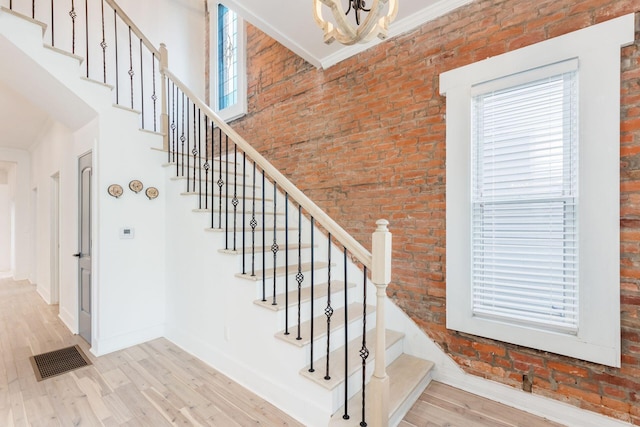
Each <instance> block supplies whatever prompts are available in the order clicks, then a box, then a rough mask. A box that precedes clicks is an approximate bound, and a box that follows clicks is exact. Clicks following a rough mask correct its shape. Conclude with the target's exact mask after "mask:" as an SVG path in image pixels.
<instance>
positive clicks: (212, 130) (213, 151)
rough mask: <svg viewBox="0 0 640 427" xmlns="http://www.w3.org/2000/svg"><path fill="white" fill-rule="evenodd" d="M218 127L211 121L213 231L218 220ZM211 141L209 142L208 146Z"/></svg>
mask: <svg viewBox="0 0 640 427" xmlns="http://www.w3.org/2000/svg"><path fill="white" fill-rule="evenodd" d="M215 139H216V127H215V123H213V120H212V121H211V229H214V228H215V218H216V212H215V211H216V206H215V202H216V181H215V179H216V170H215V167H216V145H215ZM208 144H209V141H207V145H208Z"/></svg>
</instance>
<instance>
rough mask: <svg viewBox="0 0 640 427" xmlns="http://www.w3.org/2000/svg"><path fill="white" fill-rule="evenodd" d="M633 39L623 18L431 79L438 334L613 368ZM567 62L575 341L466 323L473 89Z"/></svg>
mask: <svg viewBox="0 0 640 427" xmlns="http://www.w3.org/2000/svg"><path fill="white" fill-rule="evenodd" d="M634 31H635V19H634V15H633V14H629V15H625V16H622V17H620V18H616V19H612V20H610V21H606V22H604V23H601V24H597V25H593V26H591V27H588V28H585V29H582V30H578V31H575V32H573V33H569V34H566V35H563V36H560V37H556V38H554V39H550V40H546V41H544V42H541V43H538V44H535V45H532V46H528V47H525V48H522V49H518V50H515V51H512V52H509V53H505V54H503V55H499V56H496V57H493V58H489V59H486V60H484V61H480V62H477V63H474V64H470V65H467V66H464V67H461V68H457V69H454V70H451V71H447V72H445V73H442V74H441V75H440V93H441V94H443V95H446V97H447V115H446V126H447V136H446V153H447V154H446V165H447V166H446V169H447V170H446V205H447V212H446V221H447V222H446V223H447V249H446V255H447V328H449V329H453V330H458V331H461V332H466V333H470V334H474V335H479V336H483V337H488V338H492V339H496V340H500V341H505V342H510V343H513V344H517V345H522V346H526V347H531V348H537V349H540V350H544V351H550V352H554V353H558V354H562V355H566V356H571V357H575V358H578V359H582V360H588V361H592V362H596V363H601V364H605V365H609V366H616V367H619V366H620V351H621V350H620V228H619V227H620V47H621V46H625V45H629V44H631V43H633V41H634V35H635V34H634ZM572 58H577V60H578V63H579V77H578V79H579V95H578V97H579V107H578V108H579V144H580V149H579V150H580V151H579V153H580V154H579V162H580V165H579V179H578V182H579V191H578V194H579V196H578V197H579V201H580V211H579V218H580V221H579V235H580V242H581V243H580V271H579V277H580V279H581V282H580V314H579V318H580V324H579V329H578V333H577V335H571V334H564V333H559V332H549V331H542V330H539V329H534V328H528V327H524V326H518V325H513V324H508V323H504V322H500V321H495V320H490V319H483V318H478V317H474V316H473V314H472V294H471V249H470V232H471V188H470V186H471V157H472V147H471V99H472V90H473V87H474V86H475V85H478V84H481V83H485V82H489V81H492V80H495V79H500V78H503V77H506V76H510V75H515V74H518V73H522V72H525V71H528V70H533V69H536V68H538V67H540V66H545V65H548V64H553V63H557V62H561V61H566V60H569V59H572ZM585 189H586V190H585Z"/></svg>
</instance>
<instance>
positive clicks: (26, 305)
mask: <svg viewBox="0 0 640 427" xmlns="http://www.w3.org/2000/svg"><path fill="white" fill-rule="evenodd" d="M57 314H58V307H57V306H48V305H47V304H45V303H44V301H42V299H41V298H40V297H39V295H38V294H37V292H36V291H35V286H32V285H30V284H28V283H26V282H14V281H12V280H9V279H0V426H2V427H13V426H34V427H38V426H63V427H67V426H107V427H110V426H131V427H133V426H153V427H156V426H158V427H160V426H176V425H180V426H257V425H263V426H301V424H300V423H298V422H297V421H296V420H294V419H293V418H291V417H289V416H288V415H287V414H285V413H283V412H282V411H280V410H278V409H277V408H275V407H274V406H273V405H271V404H269V403H267V402H266V401H264V400H263V399H261V398H259V397H258V396H256V395H254V394H253V393H251V392H249V391H247V390H246V389H244V388H243V387H241V386H240V385H238V384H236V383H234V382H233V381H231V380H230V379H229V378H227V377H225V376H224V375H222V374H221V373H219V372H217V371H215V370H214V369H211V368H210V367H208V366H206V365H205V364H204V363H202V362H201V361H199V360H198V359H195V358H194V357H193V356H191V355H189V354H187V353H185V352H184V351H182V350H180V349H179V348H178V347H176V346H175V345H173V344H171V343H170V342H169V341H167V340H165V339H157V340H154V341H151V342H148V343H145V344H142V345H138V346H135V347H131V348H129V349H126V350H122V351H118V352H115V353H112V354H109V355H106V356H102V357H100V358H96V357H94V356H93V355H91V353H90V352H89V346H88V345H87V343H86V342H85V341H84V340H82V339H81V338H80V337H78V336H74V335H72V334H71V333H70V332H69V331H68V330H67V328H66V327H65V326H64V325H63V324H62V322H61V321H60V320H59V319H58V317H57ZM74 344H78V345H79V346H80V347H81V348H82V350H83V351H84V352H85V353H86V354H87V356H88V357H89V358H90V360H91V362H92V363H93V365H92V366H88V367H84V368H80V369H78V370H75V371H72V372H69V373H66V374H63V375H60V376H57V377H53V378H50V379H47V380H44V381H42V382H37V381H36V378H35V375H34V373H33V369H32V367H31V365H30V362H29V356H31V355H34V354H39V353H43V352H47V351H52V350H57V349H60V348H63V347H68V346H71V345H74Z"/></svg>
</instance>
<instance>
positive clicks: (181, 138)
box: [176, 93, 187, 176]
mask: <svg viewBox="0 0 640 427" xmlns="http://www.w3.org/2000/svg"><path fill="white" fill-rule="evenodd" d="M184 98H185V95H184V93H182V128H181V129H182V134H181V135H180V142H181V144H182V149H181V153H180V154H179V155H178V163H182V164H181V166H180V176H184V143H185V141H186V140H187V137H186V136H184V123H185V120H184ZM180 156H182V162H180ZM178 163H176V165H177V164H178Z"/></svg>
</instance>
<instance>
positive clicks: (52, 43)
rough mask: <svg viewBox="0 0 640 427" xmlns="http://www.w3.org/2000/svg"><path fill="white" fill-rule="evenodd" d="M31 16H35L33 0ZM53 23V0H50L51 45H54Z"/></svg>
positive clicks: (54, 21)
mask: <svg viewBox="0 0 640 427" xmlns="http://www.w3.org/2000/svg"><path fill="white" fill-rule="evenodd" d="M31 17H32V18H34V19H35V17H36V3H35V1H33V2H32V3H31ZM55 24H56V20H55V19H54V17H53V0H51V46H55V45H56V44H55V43H54V38H53V35H54V33H55V30H54V28H55Z"/></svg>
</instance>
